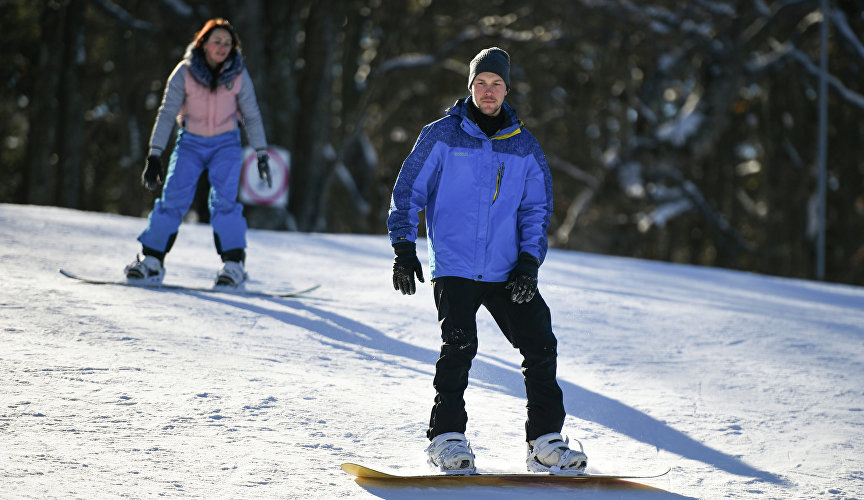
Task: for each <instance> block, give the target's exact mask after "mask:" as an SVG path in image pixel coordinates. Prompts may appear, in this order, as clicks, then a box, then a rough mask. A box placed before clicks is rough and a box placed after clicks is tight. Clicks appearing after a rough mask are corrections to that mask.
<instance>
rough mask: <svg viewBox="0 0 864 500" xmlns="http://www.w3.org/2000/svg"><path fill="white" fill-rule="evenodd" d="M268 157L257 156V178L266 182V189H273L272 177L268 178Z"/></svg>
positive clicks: (263, 154)
mask: <svg viewBox="0 0 864 500" xmlns="http://www.w3.org/2000/svg"><path fill="white" fill-rule="evenodd" d="M269 160H270V157H269V156H267V153H259V154H258V177H260V178H262V179H264V180H265V181H267V187H268V188H271V187H273V177H271V176H270V162H269Z"/></svg>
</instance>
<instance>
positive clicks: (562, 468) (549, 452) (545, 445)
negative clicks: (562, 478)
mask: <svg viewBox="0 0 864 500" xmlns="http://www.w3.org/2000/svg"><path fill="white" fill-rule="evenodd" d="M569 442H570V440H569V439H565V438H563V437H561V434H559V433H557V432H553V433H550V434H544V435H542V436H540V437H538V438H537V439H535V440H533V441H529V442H528V458H527V459H526V460H525V463H526V464H527V465H528V470H530V471H532V472H547V473H549V474H584V473H585V467H586V466H587V465H588V457H587V456H586V455H585V450H584V449H583V448H582V443H579V441H576V442H577V443H579V451H576V450H571V449H570V447H569V446H568V443H569Z"/></svg>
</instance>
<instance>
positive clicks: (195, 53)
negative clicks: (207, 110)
mask: <svg viewBox="0 0 864 500" xmlns="http://www.w3.org/2000/svg"><path fill="white" fill-rule="evenodd" d="M184 59H186V60H187V61H188V65H189V73H191V74H192V76H193V77H194V78H195V79H196V80H198V82H200V83H201V84H202V85H206V86H207V87H210V90H211V91H214V92H215V91H216V88H217V87H219V85H223V84H226V83H228V82H230V81H232V80H234V78H236V77H237V75H239V74H240V73H241V72H242V71H243V56H242V55H241V54H240V51H239V50H234V51H232V52H231V54H229V55H228V58H227V59H225V62H223V63H222V64H221V65H219V66H218V67H216V68H213V69H211V68H210V66H207V62H206V61H205V60H204V51H202V50H201V49H193V48H192V47H189V48H188V49H187V50H186V56H185V57H184Z"/></svg>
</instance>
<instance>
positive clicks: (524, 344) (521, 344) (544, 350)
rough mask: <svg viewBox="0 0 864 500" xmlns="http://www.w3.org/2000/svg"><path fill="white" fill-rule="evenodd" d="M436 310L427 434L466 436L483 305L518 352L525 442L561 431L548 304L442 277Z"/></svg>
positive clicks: (436, 288)
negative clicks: (437, 345)
mask: <svg viewBox="0 0 864 500" xmlns="http://www.w3.org/2000/svg"><path fill="white" fill-rule="evenodd" d="M434 285H435V286H434V294H435V306H436V307H437V308H438V322H439V324H440V325H441V339H442V344H441V356H440V357H439V359H438V362H437V363H436V364H435V379H434V380H433V385H434V387H435V393H436V395H435V405H434V406H433V407H432V416H431V418H430V420H429V429H428V431H427V432H426V436H427V437H428V438H429V439H433V438H434V437H435V436H437V435H439V434H443V433H445V432H461V433H464V432H465V427H466V424H467V422H468V414H467V413H466V411H465V399H464V393H465V389H466V388H467V387H468V371H469V370H470V369H471V362H472V360H473V359H474V356H476V355H477V321H476V315H477V311H478V310H479V309H480V306H481V305H482V306H484V307H485V308H486V309H487V310H488V311H489V313H490V314H491V315H492V317H493V318H494V319H495V322H496V323H497V324H498V327H499V328H500V329H501V332H502V333H503V334H504V336H505V337H507V340H508V341H510V344H511V345H513V347H515V348H517V349H519V352H520V353H521V354H522V358H523V361H522V374H523V376H524V378H525V392H526V396H527V399H528V403H527V408H528V418H527V420H526V422H525V434H526V441H531V440H534V439H536V438H537V437H539V436H542V435H543V434H548V433H550V432H561V428H562V426H563V425H564V417H565V415H566V414H565V411H564V402H563V395H562V392H561V388H560V387H559V386H558V381H557V379H556V367H557V354H558V353H557V345H558V342H557V340H556V339H555V335H554V334H553V333H552V318H551V315H550V312H549V306H547V305H546V302H545V301H544V300H543V298H542V297H541V296H540V293H539V292H538V293H537V294H536V295H534V298H533V299H532V300H531V301H530V302H526V303H523V304H517V303H515V302H513V301H512V300H511V299H510V291H509V290H507V289H505V288H504V287H505V283H487V282H481V281H474V280H470V279H465V278H455V277H444V278H438V279H436V280H435V283H434Z"/></svg>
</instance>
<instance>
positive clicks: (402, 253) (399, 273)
mask: <svg viewBox="0 0 864 500" xmlns="http://www.w3.org/2000/svg"><path fill="white" fill-rule="evenodd" d="M393 251H395V252H396V259H395V260H394V261H393V289H394V290H399V291H400V292H402V295H414V292H416V291H417V286H416V284H415V283H414V273H417V279H418V280H420V283H423V267H422V266H420V261H419V260H418V259H417V251H416V247H415V245H414V243H413V242H410V241H405V242H399V243H396V244H395V245H393Z"/></svg>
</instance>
